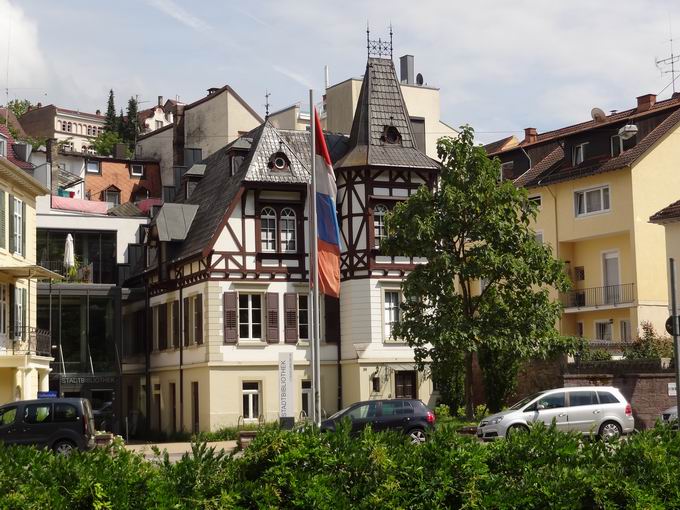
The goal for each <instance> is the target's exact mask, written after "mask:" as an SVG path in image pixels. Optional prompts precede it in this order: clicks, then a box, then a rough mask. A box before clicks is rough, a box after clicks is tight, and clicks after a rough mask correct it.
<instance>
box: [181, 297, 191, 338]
mask: <svg viewBox="0 0 680 510" xmlns="http://www.w3.org/2000/svg"><path fill="white" fill-rule="evenodd" d="M182 307H183V309H184V310H183V312H182V317H183V319H184V328H183V329H184V347H188V346H189V342H190V340H191V338H190V336H189V332H190V331H191V329H190V327H189V326H190V325H191V324H190V322H191V321H190V320H189V319H190V318H191V315H190V312H191V306H190V304H189V298H188V297H185V298H184V302H183V303H182Z"/></svg>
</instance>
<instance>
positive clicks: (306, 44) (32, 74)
mask: <svg viewBox="0 0 680 510" xmlns="http://www.w3.org/2000/svg"><path fill="white" fill-rule="evenodd" d="M367 23H368V24H369V26H370V29H371V38H372V39H373V38H375V39H377V38H378V37H381V38H385V37H388V34H389V25H390V23H391V25H392V27H393V31H394V59H395V64H396V65H397V72H398V57H399V56H401V55H404V54H407V53H408V54H412V55H414V57H415V70H416V72H417V73H421V74H422V75H423V76H424V79H425V82H426V83H427V84H428V85H430V86H433V87H438V88H440V90H441V119H442V120H443V121H444V122H446V123H447V124H449V125H452V126H454V127H457V126H460V125H463V124H469V125H471V126H472V127H473V128H475V130H476V132H477V139H478V141H481V142H488V141H492V140H495V139H499V138H502V137H505V136H509V135H511V134H514V135H516V136H518V137H522V136H523V129H524V128H525V127H535V128H537V129H538V130H539V132H542V131H547V130H550V129H555V128H558V127H562V126H565V125H569V124H572V123H576V122H581V121H584V120H588V119H590V111H591V109H592V108H593V107H599V108H602V109H603V110H605V111H610V110H623V109H626V108H631V107H633V106H634V105H635V97H636V96H639V95H642V94H646V93H657V94H659V98H660V99H661V98H666V97H669V96H670V95H671V93H672V87H671V86H669V84H670V82H671V74H662V73H661V71H660V70H659V69H658V68H657V66H656V65H655V59H657V58H664V57H668V56H670V43H669V39H670V36H671V33H675V35H676V36H677V39H678V40H677V44H676V48H677V51H678V53H680V2H677V1H675V2H673V1H672V0H638V1H632V0H618V1H613V0H610V1H604V0H599V1H598V0H568V1H567V0H561V1H557V0H535V1H534V0H532V1H530V0H513V1H509V0H494V1H491V0H476V1H474V2H472V1H467V2H462V1H460V0H458V1H455V0H442V1H439V0H436V1H435V0H420V1H413V0H391V1H390V2H384V1H383V2H376V1H363V0H343V1H341V2H327V1H323V0H294V1H293V0H252V1H251V2H243V1H233V0H192V1H185V0H116V1H115V2H110V1H102V0H20V1H19V0H0V89H1V92H2V94H1V95H0V103H4V102H5V99H6V98H5V89H6V88H7V87H8V88H9V98H10V99H13V98H27V99H30V100H31V101H32V102H33V103H37V102H42V103H43V104H50V103H52V104H57V105H59V106H61V107H64V108H72V109H78V110H81V111H89V112H94V111H95V110H97V109H100V110H102V111H105V109H106V101H107V99H108V91H109V89H113V90H114V92H115V95H116V106H117V108H118V109H120V108H121V107H125V105H126V104H127V99H128V98H129V97H131V96H137V97H138V98H139V101H140V108H142V109H143V108H148V107H150V106H153V104H154V103H156V101H157V97H158V96H164V97H165V98H166V99H167V98H173V99H175V98H177V97H179V99H180V100H181V101H183V102H186V103H189V102H192V101H195V100H197V99H200V98H201V97H203V96H204V95H205V94H206V89H208V88H210V87H221V86H223V85H226V84H229V85H231V86H232V87H233V88H234V89H235V90H236V91H237V92H238V93H239V95H241V97H243V98H244V99H245V100H246V101H247V102H248V103H249V104H250V105H251V106H252V107H253V108H254V109H255V110H256V111H258V112H260V113H261V114H262V115H264V103H265V92H266V91H269V92H270V93H271V96H270V99H269V101H270V104H271V109H272V111H275V110H278V109H280V108H284V107H286V106H289V105H291V104H293V103H296V102H301V103H302V104H303V107H305V106H306V105H307V102H308V93H309V92H308V91H309V89H310V88H312V89H314V91H315V96H316V97H317V98H319V99H320V97H321V94H322V93H323V88H324V65H327V66H329V75H330V82H331V84H333V83H338V82H340V81H343V80H345V79H347V78H350V77H359V76H361V75H362V74H363V72H364V69H365V66H366V25H367ZM8 64H9V66H8ZM677 67H678V69H679V70H680V63H679V64H678V66H677ZM677 89H678V90H680V75H678V87H677ZM305 109H306V108H305Z"/></svg>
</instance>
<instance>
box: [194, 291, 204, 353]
mask: <svg viewBox="0 0 680 510" xmlns="http://www.w3.org/2000/svg"><path fill="white" fill-rule="evenodd" d="M194 341H195V342H196V343H197V344H202V343H203V294H199V295H198V296H196V297H195V298H194Z"/></svg>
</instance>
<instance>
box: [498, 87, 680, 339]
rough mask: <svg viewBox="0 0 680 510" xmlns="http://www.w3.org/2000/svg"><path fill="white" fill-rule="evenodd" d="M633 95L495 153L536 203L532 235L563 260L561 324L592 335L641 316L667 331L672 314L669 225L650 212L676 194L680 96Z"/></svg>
mask: <svg viewBox="0 0 680 510" xmlns="http://www.w3.org/2000/svg"><path fill="white" fill-rule="evenodd" d="M637 99H638V104H637V106H636V107H635V108H632V109H629V110H625V111H622V112H618V113H613V114H611V115H605V114H604V113H603V112H602V111H601V110H599V109H594V110H593V115H592V116H593V120H591V121H588V122H584V123H581V124H577V125H574V126H569V127H566V128H562V129H558V130H555V131H550V132H546V133H541V134H539V133H537V131H536V129H534V128H527V129H526V130H525V137H524V140H522V141H521V142H520V143H519V144H517V145H514V146H513V145H510V146H509V147H508V146H505V147H502V148H500V149H499V150H498V151H496V152H491V155H492V156H497V157H498V158H499V159H500V160H501V163H502V174H503V178H505V179H508V178H510V179H513V180H514V182H515V183H516V184H517V185H518V186H524V187H525V188H527V190H528V192H529V196H530V198H531V199H533V200H535V201H536V203H537V204H538V205H539V215H538V218H537V221H536V225H535V229H536V234H537V236H538V237H539V238H540V239H542V241H543V242H545V243H547V244H550V245H551V246H552V247H553V251H554V253H555V255H556V256H557V257H558V258H560V259H562V260H563V261H564V262H565V264H566V267H567V271H568V273H569V276H570V278H571V281H572V284H573V288H572V290H571V291H570V292H567V293H565V294H562V295H560V296H559V299H560V300H561V302H562V304H563V306H564V314H563V316H562V320H561V321H560V322H561V324H560V328H561V331H562V333H563V334H567V335H578V336H582V337H584V338H588V339H590V340H592V341H595V342H625V341H630V340H631V339H633V338H635V337H636V336H637V334H638V331H639V328H640V324H641V323H642V322H644V321H650V322H651V323H652V324H653V325H654V327H655V328H656V330H657V331H662V330H663V326H664V321H665V319H666V317H667V315H668V313H667V311H668V310H667V307H668V297H667V296H668V285H667V278H666V245H665V242H664V231H663V227H661V226H660V225H657V224H653V223H650V222H649V221H648V218H649V217H650V216H651V215H652V214H654V213H655V212H656V211H658V210H659V209H660V208H662V207H663V206H665V205H667V204H668V203H670V202H671V201H672V200H673V199H675V198H677V195H678V193H677V189H678V186H680V172H678V167H679V166H680V129H679V125H680V124H679V123H680V97H677V96H674V97H673V98H671V99H668V100H664V101H659V102H657V101H656V96H654V95H652V94H648V95H644V96H640V97H638V98H637Z"/></svg>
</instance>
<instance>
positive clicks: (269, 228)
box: [260, 206, 277, 253]
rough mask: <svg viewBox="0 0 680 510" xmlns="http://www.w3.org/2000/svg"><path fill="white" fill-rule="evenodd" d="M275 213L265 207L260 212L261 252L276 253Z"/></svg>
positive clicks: (272, 209)
mask: <svg viewBox="0 0 680 510" xmlns="http://www.w3.org/2000/svg"><path fill="white" fill-rule="evenodd" d="M276 232H277V228H276V211H275V210H274V208H273V207H269V206H265V207H263V208H262V210H261V211H260V245H261V248H262V251H263V252H266V253H276V238H277V235H276Z"/></svg>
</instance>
